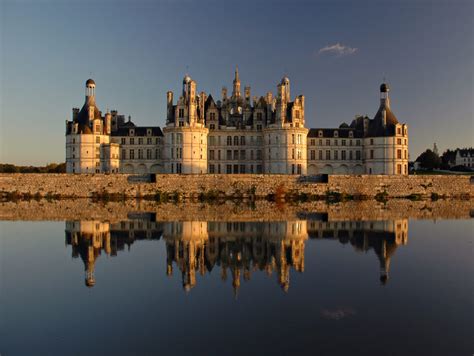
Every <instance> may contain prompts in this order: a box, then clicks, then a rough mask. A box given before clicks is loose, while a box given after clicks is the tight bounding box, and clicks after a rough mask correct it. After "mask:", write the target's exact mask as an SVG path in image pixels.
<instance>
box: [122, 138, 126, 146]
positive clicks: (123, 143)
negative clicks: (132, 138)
mask: <svg viewBox="0 0 474 356" xmlns="http://www.w3.org/2000/svg"><path fill="white" fill-rule="evenodd" d="M121 141H122V145H125V142H126V139H125V137H122V139H121Z"/></svg>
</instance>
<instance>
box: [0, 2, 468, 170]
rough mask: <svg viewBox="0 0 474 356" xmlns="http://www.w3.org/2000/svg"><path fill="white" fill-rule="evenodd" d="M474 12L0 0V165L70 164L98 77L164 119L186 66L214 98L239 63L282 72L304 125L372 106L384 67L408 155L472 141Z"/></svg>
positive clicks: (102, 95)
mask: <svg viewBox="0 0 474 356" xmlns="http://www.w3.org/2000/svg"><path fill="white" fill-rule="evenodd" d="M473 18H474V2H473V1H470V0H466V1H463V0H446V1H441V0H440V1H417V0H410V1H409V0H406V1H395V0H391V1H385V0H378V1H376V0H371V1H365V0H361V1H344V0H340V1H338V0H335V1H271V0H268V1H258V0H254V1H207V0H200V1H179V0H177V1H171V0H168V1H132V0H130V1H110V0H109V1H100V0H96V1H67V0H63V1H45V0H35V1H33V0H30V1H10V0H0V31H1V35H0V39H1V42H0V53H1V56H0V60H1V64H0V69H1V70H0V80H1V86H0V100H1V102H0V114H1V117H0V119H1V120H0V162H3V163H4V162H9V163H15V164H38V165H39V164H45V163H47V162H60V161H64V154H65V153H64V151H65V149H64V140H65V139H64V129H65V124H64V122H65V120H66V119H71V108H72V107H80V106H82V104H83V101H84V82H85V80H86V79H87V78H88V77H90V76H92V77H93V78H94V79H95V81H96V83H97V90H96V96H97V103H98V106H99V108H100V109H101V110H102V111H103V112H105V110H106V109H107V108H110V109H117V110H119V112H121V113H123V114H126V115H131V116H132V120H133V121H135V123H137V124H140V125H160V126H162V125H163V124H164V121H165V115H166V110H165V105H166V104H165V103H166V91H167V90H173V91H175V92H177V91H179V89H180V83H181V80H182V77H183V75H184V74H185V72H186V68H187V66H188V67H189V69H188V72H189V74H190V75H191V77H193V79H195V80H196V81H197V85H198V90H199V91H201V90H204V91H206V92H210V93H211V94H213V96H214V97H215V98H216V97H220V89H221V87H222V86H223V85H226V86H227V87H228V88H229V87H231V84H232V76H233V71H234V67H235V65H236V64H238V66H239V71H240V78H241V81H242V87H243V86H244V85H247V84H248V85H251V87H252V95H264V94H265V93H266V92H267V91H269V90H271V91H273V92H274V93H275V92H276V87H275V86H276V84H277V82H278V81H279V80H280V79H281V77H282V76H283V75H284V74H285V73H287V74H288V76H289V77H290V80H291V89H292V96H294V95H297V94H304V95H305V96H306V122H307V126H309V127H337V126H338V125H339V124H340V123H342V122H344V121H345V122H350V121H351V120H352V118H353V117H354V115H356V114H367V115H369V116H371V117H373V115H374V114H375V112H376V111H377V108H378V104H379V92H378V87H379V85H380V83H381V81H382V79H383V77H386V78H387V81H388V82H389V84H390V86H391V88H392V90H391V105H392V109H393V111H394V113H395V115H396V116H397V117H398V119H399V121H401V122H406V123H407V124H408V125H409V129H410V155H411V159H414V158H416V156H417V155H418V154H419V153H420V152H421V151H422V150H424V149H425V148H427V147H432V145H433V142H436V143H437V144H438V147H439V148H440V150H444V149H446V148H448V147H452V148H454V147H458V146H472V145H474V143H473V140H474V130H473V120H474V119H473V106H474V104H473V102H474V91H473V68H474V56H473V49H474V26H473V25H474V20H473ZM324 48H326V50H324ZM90 73H92V75H91V74H90Z"/></svg>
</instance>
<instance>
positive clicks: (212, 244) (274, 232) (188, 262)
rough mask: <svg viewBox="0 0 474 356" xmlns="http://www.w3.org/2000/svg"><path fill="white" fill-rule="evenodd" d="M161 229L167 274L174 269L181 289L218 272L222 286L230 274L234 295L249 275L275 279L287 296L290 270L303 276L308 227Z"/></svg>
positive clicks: (192, 225) (180, 225) (194, 225)
mask: <svg viewBox="0 0 474 356" xmlns="http://www.w3.org/2000/svg"><path fill="white" fill-rule="evenodd" d="M167 227H168V229H167V228H166V227H165V234H164V238H165V239H166V248H167V273H168V274H171V273H172V272H173V262H175V263H176V265H177V266H178V268H179V270H180V272H181V274H182V278H183V287H184V288H185V289H186V290H189V289H191V288H192V287H194V285H195V284H196V272H197V271H199V273H200V274H201V275H204V274H205V272H206V270H207V271H209V272H210V271H212V269H214V267H215V266H219V267H220V274H221V278H222V279H223V280H224V281H225V280H226V279H227V275H228V273H229V274H230V275H231V278H232V286H233V287H234V291H235V293H236V292H237V290H238V289H239V287H240V281H241V276H242V277H243V279H244V280H249V279H250V277H251V273H252V271H256V270H260V271H265V272H266V273H267V274H268V275H271V274H272V272H273V271H275V272H276V273H277V276H278V283H279V284H280V286H281V287H282V288H283V290H285V291H286V290H288V288H289V283H290V268H291V267H293V268H294V269H295V270H296V271H298V272H303V271H304V243H305V241H306V239H307V236H308V234H307V231H306V221H282V222H264V223H261V222H173V223H168V224H167Z"/></svg>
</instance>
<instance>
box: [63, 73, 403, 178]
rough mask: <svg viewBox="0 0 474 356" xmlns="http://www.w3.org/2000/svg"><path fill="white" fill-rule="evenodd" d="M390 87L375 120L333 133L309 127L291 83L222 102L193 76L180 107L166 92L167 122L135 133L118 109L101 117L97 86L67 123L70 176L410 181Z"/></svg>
mask: <svg viewBox="0 0 474 356" xmlns="http://www.w3.org/2000/svg"><path fill="white" fill-rule="evenodd" d="M388 91H389V88H388V86H387V85H386V84H382V85H381V87H380V92H381V101H380V107H379V110H378V111H377V113H376V115H375V117H374V118H373V119H369V118H368V117H366V116H365V117H362V116H359V117H356V118H355V119H354V120H353V121H352V122H351V124H350V125H347V124H342V125H340V126H339V128H334V129H324V128H321V129H318V128H315V129H308V128H306V127H305V97H304V96H303V95H299V96H296V97H295V98H294V100H293V101H291V93H290V81H289V79H288V78H287V77H284V78H283V79H282V80H281V81H280V83H279V84H278V85H277V95H276V97H274V96H273V94H272V93H271V92H269V93H267V94H266V95H265V96H260V97H251V94H250V87H245V88H244V95H242V94H241V91H240V79H239V73H238V70H237V69H236V71H235V77H234V81H233V88H232V94H231V95H230V96H228V94H227V89H226V88H225V87H224V88H223V89H222V93H221V95H222V97H221V100H218V101H214V98H213V97H212V95H208V94H206V93H204V92H201V93H199V94H198V93H197V84H196V82H195V81H194V80H192V79H191V78H190V77H189V76H187V75H186V76H185V77H184V79H183V82H182V92H181V94H180V96H179V97H178V100H177V102H176V103H174V102H173V97H174V94H173V92H171V91H169V92H168V93H167V115H166V125H165V127H164V128H163V130H161V128H160V127H157V126H153V127H142V126H136V125H135V124H134V123H132V121H131V120H130V117H129V120H128V121H127V122H125V118H124V116H123V115H119V114H118V113H117V111H112V112H111V113H107V114H106V115H105V116H104V117H102V115H101V113H100V111H99V110H98V109H97V107H96V105H95V83H94V81H93V80H91V79H90V80H88V81H87V83H86V102H85V104H84V106H83V108H82V109H81V110H79V109H73V120H72V121H67V122H66V163H67V172H68V173H129V174H146V173H178V174H205V173H210V174H248V173H255V174H297V175H306V174H309V175H313V174H402V175H404V174H408V129H407V125H406V124H400V123H399V122H398V120H397V119H396V117H395V115H394V114H393V113H392V112H391V109H390V102H389V97H388Z"/></svg>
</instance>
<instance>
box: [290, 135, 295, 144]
mask: <svg viewBox="0 0 474 356" xmlns="http://www.w3.org/2000/svg"><path fill="white" fill-rule="evenodd" d="M291 143H292V144H295V134H291Z"/></svg>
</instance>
